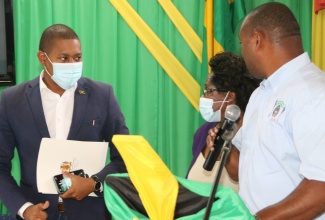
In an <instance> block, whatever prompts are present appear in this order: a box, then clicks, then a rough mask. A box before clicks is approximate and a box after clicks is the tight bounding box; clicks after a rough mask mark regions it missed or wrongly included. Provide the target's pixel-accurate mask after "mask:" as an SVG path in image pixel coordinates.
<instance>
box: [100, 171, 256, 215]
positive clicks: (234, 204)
mask: <svg viewBox="0 0 325 220" xmlns="http://www.w3.org/2000/svg"><path fill="white" fill-rule="evenodd" d="M112 176H119V177H128V174H112ZM175 177H176V179H177V180H178V182H179V183H180V184H181V185H183V186H184V187H186V188H187V189H189V190H190V191H192V192H195V193H197V194H199V195H201V196H206V197H209V196H210V192H211V188H212V184H207V183H200V182H195V181H191V180H187V179H184V178H181V177H177V176H175ZM216 197H219V199H218V200H217V201H216V202H214V203H213V205H212V207H211V214H210V217H209V219H213V220H217V219H223V220H225V219H229V220H230V219H237V220H250V219H255V218H254V217H253V216H252V215H251V214H250V212H249V210H248V209H247V207H246V206H245V204H244V203H243V201H242V200H241V198H240V197H239V195H238V194H237V193H236V192H235V191H234V190H233V189H231V188H230V187H226V186H222V185H219V186H218V190H217V193H216ZM104 200H105V204H106V207H107V208H108V210H110V212H111V213H112V216H113V217H114V218H116V219H134V218H138V219H139V220H140V219H141V220H142V219H148V218H147V217H145V216H144V215H142V214H140V213H138V212H136V211H134V210H133V209H130V208H128V206H127V205H126V204H125V203H124V201H123V200H122V199H121V198H120V197H119V196H118V195H117V193H116V192H115V191H114V190H113V189H112V188H110V187H109V186H108V185H107V184H106V183H105V184H104ZM205 210H206V209H202V210H201V211H199V212H197V213H196V214H193V215H190V216H184V217H181V218H178V219H179V220H197V219H203V216H204V214H205Z"/></svg>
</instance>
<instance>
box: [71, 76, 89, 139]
mask: <svg viewBox="0 0 325 220" xmlns="http://www.w3.org/2000/svg"><path fill="white" fill-rule="evenodd" d="M88 97H89V89H88V87H87V86H86V85H85V84H84V83H83V78H81V79H80V80H79V82H78V87H77V89H76V91H75V96H74V107H73V116H72V122H71V126H70V131H69V135H68V140H74V139H75V137H76V135H77V133H78V131H79V129H80V127H81V125H82V121H83V118H84V117H85V113H86V109H87V108H86V105H87V101H88Z"/></svg>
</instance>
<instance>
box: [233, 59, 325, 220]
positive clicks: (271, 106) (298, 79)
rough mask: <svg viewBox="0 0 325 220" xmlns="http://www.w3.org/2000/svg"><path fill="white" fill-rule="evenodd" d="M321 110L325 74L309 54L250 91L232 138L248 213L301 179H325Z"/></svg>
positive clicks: (269, 202) (324, 121) (280, 196)
mask: <svg viewBox="0 0 325 220" xmlns="http://www.w3.org/2000/svg"><path fill="white" fill-rule="evenodd" d="M324 112H325V73H324V72H322V71H321V70H320V69H319V68H317V67H316V66H315V65H314V64H313V63H312V62H311V61H310V59H309V57H308V54H307V53H304V54H301V55H300V56H298V57H296V58H295V59H293V60H291V61H290V62H288V63H286V64H285V65H283V66H282V67H281V68H279V69H278V70H277V71H276V72H274V73H273V74H272V75H271V76H270V77H269V78H268V79H266V80H264V81H263V82H262V83H261V85H260V87H259V88H258V89H256V90H255V92H254V93H253V94H252V96H251V99H250V101H249V104H248V105H247V108H246V112H245V116H244V121H243V126H242V128H241V129H240V130H239V131H238V133H237V135H236V137H235V138H234V140H233V144H234V145H235V146H236V147H237V148H238V149H239V150H240V161H239V188H240V189H239V194H240V196H241V197H242V199H243V200H244V202H245V203H246V205H247V207H248V208H249V209H250V210H251V212H252V213H256V212H257V211H259V210H261V209H263V208H265V207H267V206H269V205H272V204H275V203H277V202H279V201H281V200H282V199H284V198H285V197H287V196H288V194H290V193H291V192H292V191H293V190H294V189H295V188H296V187H297V186H298V185H299V183H300V182H301V181H302V179H303V178H307V179H313V180H319V181H325V160H324V155H325V129H324V125H325V117H324ZM319 219H325V216H324V215H323V216H321V217H320V218H319Z"/></svg>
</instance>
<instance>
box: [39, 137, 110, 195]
mask: <svg viewBox="0 0 325 220" xmlns="http://www.w3.org/2000/svg"><path fill="white" fill-rule="evenodd" d="M107 150H108V143H107V142H88V141H87V142H85V141H71V140H57V139H51V138H43V139H42V142H41V146H40V150H39V153H38V160H37V177H36V178H37V187H38V191H39V192H40V193H47V194H58V192H57V190H56V187H55V184H54V180H53V176H54V175H57V174H61V165H62V163H63V162H68V163H70V164H71V165H72V167H71V168H72V169H71V171H72V170H78V169H83V170H84V172H85V173H86V174H88V175H89V176H91V175H93V174H95V173H97V172H99V171H100V170H101V169H102V168H103V167H104V166H105V162H106V156H107ZM90 196H96V195H95V194H94V193H91V194H90Z"/></svg>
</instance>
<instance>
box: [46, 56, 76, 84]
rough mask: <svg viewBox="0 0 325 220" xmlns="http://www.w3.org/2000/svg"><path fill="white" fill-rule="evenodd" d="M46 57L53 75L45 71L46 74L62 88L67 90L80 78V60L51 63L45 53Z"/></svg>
mask: <svg viewBox="0 0 325 220" xmlns="http://www.w3.org/2000/svg"><path fill="white" fill-rule="evenodd" d="M45 55H46V57H47V59H48V60H49V61H50V63H51V64H52V66H53V76H51V74H50V73H49V72H48V71H47V69H46V67H45V66H44V69H45V71H46V72H47V74H49V75H50V76H51V78H52V79H53V81H54V82H55V83H56V84H58V85H59V86H60V87H61V88H62V89H64V90H68V89H70V88H71V87H72V86H73V85H75V83H76V82H77V81H78V80H79V79H80V78H81V74H82V62H75V63H53V62H52V61H51V60H50V58H49V57H48V56H47V54H46V53H45Z"/></svg>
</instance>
